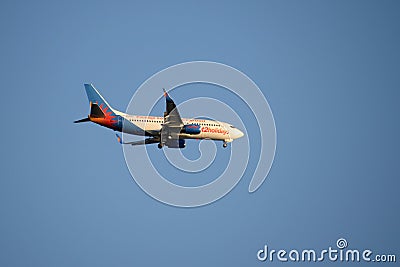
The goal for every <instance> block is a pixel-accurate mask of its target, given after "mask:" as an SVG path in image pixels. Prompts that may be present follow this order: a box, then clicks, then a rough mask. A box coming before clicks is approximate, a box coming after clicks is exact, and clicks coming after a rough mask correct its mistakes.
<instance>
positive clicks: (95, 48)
mask: <svg viewBox="0 0 400 267" xmlns="http://www.w3.org/2000/svg"><path fill="white" fill-rule="evenodd" d="M398 10H399V3H398V2H396V1H384V2H381V1H303V2H300V1H254V2H252V3H244V2H243V3H241V2H231V1H218V2H217V3H215V2H214V1H202V2H189V3H187V2H183V1H182V2H175V1H173V2H164V1H159V2H155V3H152V4H145V3H134V2H132V1H117V2H115V1H113V2H111V1H110V2H108V1H84V2H81V1H74V2H71V1H65V2H62V1H34V2H28V1H25V2H24V1H2V2H1V4H0V21H1V23H0V29H1V33H2V35H1V36H2V37H1V43H0V53H1V61H0V73H1V74H0V75H1V79H0V81H1V84H2V95H3V97H2V100H3V101H2V109H3V114H4V115H5V116H3V120H4V121H3V127H2V131H1V138H0V145H1V148H2V159H1V163H0V164H1V168H0V173H1V176H0V177H1V179H0V214H1V220H0V235H1V238H0V248H1V253H0V265H1V266H111V265H113V266H160V265H163V266H259V265H264V264H271V263H269V262H268V263H260V262H258V261H257V258H256V252H257V251H258V250H259V249H260V248H262V247H263V246H264V245H265V244H268V245H269V246H271V247H273V248H276V249H280V248H284V249H290V248H298V249H305V248H315V249H324V248H326V247H328V246H333V245H334V244H335V242H336V240H337V239H338V238H340V237H345V238H346V239H347V241H348V242H349V244H350V246H351V247H353V248H360V249H363V248H368V249H371V250H373V251H376V252H381V253H395V254H397V256H398V257H399V255H400V253H399V250H398V248H399V247H400V243H399V236H400V232H399V228H398V225H400V218H399V212H398V203H399V194H398V188H399V185H400V184H399V183H400V182H399V179H398V178H399V167H398V166H399V164H398V163H399V162H398V159H399V157H398V156H399V152H398V151H399V148H400V146H399V138H398V137H399V136H400V131H399V123H398V121H399V119H398V115H399V114H400V112H399V111H400V110H399V107H400V106H399V104H398V102H399V94H400V93H399V90H398V89H399V85H400V83H399V78H398V71H399V67H400V66H399V62H400V53H399V49H398V48H399V47H400V34H399V33H400V32H399V25H400V21H399V16H398ZM193 60H210V61H216V62H221V63H224V64H228V65H231V66H233V67H235V68H237V69H239V70H241V71H243V72H244V73H246V74H247V75H248V76H249V77H250V78H251V79H253V80H254V81H255V82H256V83H257V85H258V86H259V87H260V88H261V90H262V91H263V93H264V95H265V96H266V98H267V99H268V101H269V104H270V106H271V108H272V111H273V114H274V117H275V122H276V127H277V137H278V142H277V151H276V157H275V161H274V164H273V167H272V169H271V172H270V174H269V176H268V178H267V180H266V181H265V182H264V184H263V185H262V186H261V188H260V189H259V190H258V191H257V192H256V193H254V194H249V193H248V192H247V188H248V184H249V181H250V179H251V168H252V167H251V166H252V165H250V171H248V172H246V174H245V176H244V177H243V178H242V180H241V182H240V183H239V184H238V186H237V187H236V188H235V189H234V190H232V192H231V193H230V194H228V195H227V196H226V197H224V198H223V199H221V200H219V201H217V202H215V203H214V204H212V205H208V206H205V207H200V208H194V209H182V208H175V207H170V206H167V205H164V204H162V203H159V202H157V201H155V200H154V199H152V198H151V197H149V196H147V195H146V194H145V193H144V192H143V191H142V190H141V189H140V188H139V187H138V186H137V185H136V184H135V182H134V181H133V179H132V178H131V176H130V174H129V171H128V169H127V167H126V165H125V161H124V157H123V153H122V149H121V147H120V146H119V145H118V144H117V143H116V140H115V136H114V133H113V132H112V131H110V130H107V129H105V128H101V127H99V126H96V125H89V124H88V125H74V124H73V123H72V122H73V121H74V120H75V119H79V118H81V117H83V116H85V115H86V113H87V111H88V103H87V99H86V95H85V93H84V88H83V84H84V83H86V82H93V83H94V84H95V85H96V87H97V88H98V89H99V90H100V91H101V92H102V94H103V95H104V96H105V97H106V99H107V100H108V101H109V103H110V104H111V105H113V106H114V107H115V108H117V109H120V110H125V108H126V106H127V104H128V102H129V100H130V98H131V96H132V94H133V93H134V92H135V90H136V88H138V87H139V86H140V84H141V83H143V82H144V81H145V80H146V79H147V78H148V77H150V76H151V75H153V74H154V73H156V72H158V71H160V70H162V69H164V68H166V67H168V66H171V65H174V64H177V63H181V62H186V61H193ZM157 90H158V89H157ZM174 99H176V100H179V101H181V100H184V99H183V97H182V96H174ZM239 111H242V110H241V108H240V107H239ZM243 112H244V113H245V112H246V110H245V108H244V107H243ZM252 127H254V126H251V127H250V128H248V129H247V130H248V131H252V130H254V131H256V130H257V129H254V128H252ZM254 146H255V147H256V144H255V145H254ZM253 157H254V156H253ZM139 164H140V163H139ZM251 164H252V163H251ZM275 264H276V265H280V263H277V262H275ZM326 264H329V263H328V262H327V263H326ZM348 265H351V264H348Z"/></svg>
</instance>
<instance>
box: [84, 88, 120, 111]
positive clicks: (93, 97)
mask: <svg viewBox="0 0 400 267" xmlns="http://www.w3.org/2000/svg"><path fill="white" fill-rule="evenodd" d="M85 90H86V94H87V97H88V100H89V102H90V103H92V104H97V105H98V106H101V107H102V108H107V109H110V110H113V109H112V108H111V106H110V105H109V104H108V103H107V101H106V100H105V99H104V98H103V97H102V96H101V95H100V93H99V92H98V91H97V90H96V88H94V86H93V85H92V84H87V83H85Z"/></svg>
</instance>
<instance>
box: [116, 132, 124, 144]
mask: <svg viewBox="0 0 400 267" xmlns="http://www.w3.org/2000/svg"><path fill="white" fill-rule="evenodd" d="M115 135H116V136H117V140H118V143H120V144H121V145H122V137H121V136H119V135H118V134H115Z"/></svg>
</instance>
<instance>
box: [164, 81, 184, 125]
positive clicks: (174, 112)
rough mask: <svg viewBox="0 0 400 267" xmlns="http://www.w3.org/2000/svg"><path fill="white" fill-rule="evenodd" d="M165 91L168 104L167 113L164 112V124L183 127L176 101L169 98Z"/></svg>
mask: <svg viewBox="0 0 400 267" xmlns="http://www.w3.org/2000/svg"><path fill="white" fill-rule="evenodd" d="M163 90H164V96H165V102H166V111H165V112H164V124H167V125H169V126H179V127H182V126H183V122H182V119H181V115H179V112H178V109H177V108H176V105H175V103H174V101H173V100H172V99H171V98H170V97H169V95H168V93H167V91H165V89H163Z"/></svg>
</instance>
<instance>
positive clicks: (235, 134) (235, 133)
mask: <svg viewBox="0 0 400 267" xmlns="http://www.w3.org/2000/svg"><path fill="white" fill-rule="evenodd" d="M243 135H244V133H243V132H242V131H241V130H239V129H235V130H234V131H233V139H237V138H240V137H242V136H243Z"/></svg>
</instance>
